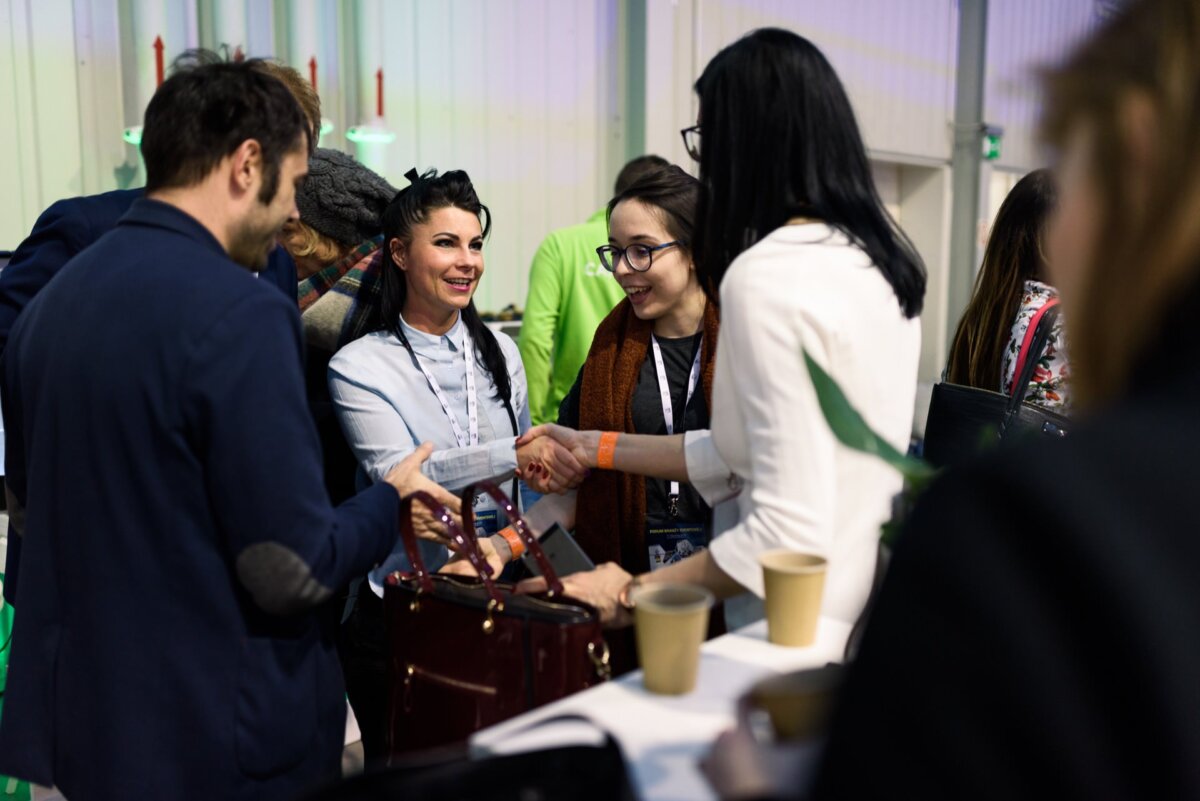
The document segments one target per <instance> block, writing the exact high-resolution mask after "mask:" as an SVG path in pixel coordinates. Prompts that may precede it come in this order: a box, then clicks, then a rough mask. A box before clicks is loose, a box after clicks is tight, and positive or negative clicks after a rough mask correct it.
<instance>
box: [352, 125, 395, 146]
mask: <svg viewBox="0 0 1200 801" xmlns="http://www.w3.org/2000/svg"><path fill="white" fill-rule="evenodd" d="M346 138H347V139H349V140H350V141H351V142H353V143H354V144H356V145H365V144H376V145H390V144H391V143H392V142H394V141H396V134H394V133H392V132H391V131H389V130H388V129H387V128H383V127H376V126H374V125H355V126H354V127H353V128H350V129H349V130H347V131H346Z"/></svg>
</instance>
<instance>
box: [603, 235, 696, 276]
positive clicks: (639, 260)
mask: <svg viewBox="0 0 1200 801" xmlns="http://www.w3.org/2000/svg"><path fill="white" fill-rule="evenodd" d="M678 244H679V242H676V241H671V242H664V243H662V244H661V245H654V246H650V245H643V244H641V243H635V244H632V245H630V246H629V247H627V248H619V247H617V246H616V245H601V246H600V247H598V248H596V255H597V256H599V257H600V263H601V264H603V265H604V269H606V270H608V271H609V272H610V273H615V272H616V271H617V265H618V264H620V263H621V257H622V256H623V257H624V258H625V263H626V264H628V265H629V269H631V270H633V271H634V272H639V273H644V272H646V270H649V269H650V265H651V264H653V263H654V254H655V253H656V252H657V251H660V250H664V249H665V248H671V247H675V246H676V245H678Z"/></svg>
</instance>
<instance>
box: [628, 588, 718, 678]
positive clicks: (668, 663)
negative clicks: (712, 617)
mask: <svg viewBox="0 0 1200 801" xmlns="http://www.w3.org/2000/svg"><path fill="white" fill-rule="evenodd" d="M631 600H632V601H633V603H634V613H633V614H634V625H635V626H636V627H637V649H638V659H639V660H640V661H641V663H642V674H643V682H644V683H645V685H646V689H647V690H649V691H650V692H652V693H659V694H662V695H683V694H684V693H690V692H691V691H692V690H693V689H694V688H695V686H696V673H697V672H698V670H699V667H700V646H701V644H703V642H704V635H705V633H706V632H707V631H708V610H709V608H710V607H711V606H712V605H713V594H712V593H711V592H709V591H708V590H706V589H704V588H703V587H698V586H696V585H694V584H648V585H645V586H642V587H638V588H637V589H636V590H635V591H634V593H633V597H632V599H631Z"/></svg>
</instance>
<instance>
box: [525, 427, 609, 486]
mask: <svg viewBox="0 0 1200 801" xmlns="http://www.w3.org/2000/svg"><path fill="white" fill-rule="evenodd" d="M595 456H596V448H595V446H594V445H590V444H589V443H588V441H587V434H585V433H582V432H579V431H575V430H573V429H570V428H564V427H563V426H557V425H541V426H534V427H533V428H531V429H529V430H528V431H526V432H525V433H524V434H522V435H521V436H520V437H518V438H517V476H519V477H520V478H521V480H522V481H524V482H525V483H526V484H528V485H529V487H530V489H532V490H534V491H535V492H540V493H543V494H548V493H556V494H561V493H563V492H566V491H568V490H572V489H575V488H576V487H578V486H579V485H580V484H581V483H583V480H584V479H585V478H587V476H588V473H589V472H590V471H591V468H592V467H594V466H595Z"/></svg>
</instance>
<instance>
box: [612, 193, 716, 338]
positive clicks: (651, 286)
mask: <svg viewBox="0 0 1200 801" xmlns="http://www.w3.org/2000/svg"><path fill="white" fill-rule="evenodd" d="M662 214H663V213H662V212H661V211H659V210H658V209H656V208H654V207H653V206H649V205H647V204H645V203H643V202H642V201H640V200H637V199H630V200H623V201H621V202H620V203H618V204H617V206H616V208H614V209H613V211H612V216H611V217H610V218H609V221H608V241H609V244H612V245H616V246H617V247H619V248H628V247H629V246H630V245H646V246H647V247H651V248H653V247H656V246H658V245H663V244H666V243H667V242H671V241H673V237H672V236H671V235H670V233H669V232H668V231H667V229H666V226H665V225H664V224H663V219H662ZM651 258H652V261H651V264H650V269H649V270H647V271H646V272H637V271H635V270H633V269H631V268H630V267H629V262H628V261H626V259H624V258H622V259H621V260H620V261H619V262H618V263H617V264H615V265H614V269H613V274H614V275H615V276H616V279H617V283H619V284H620V285H621V288H622V289H624V290H625V295H626V296H627V297H628V298H629V302H630V303H631V304H633V313H634V314H636V315H637V316H638V318H640V319H642V320H657V319H658V318H660V317H662V316H664V315H665V314H667V313H668V312H671V311H673V310H674V309H675V308H676V307H677V306H678V305H679V304H680V303H681V302H683V301H684V300H685V299H686V298H687V296H688V293H689V290H691V289H693V288H695V287H696V286H698V284H697V283H696V279H695V273H694V271H693V270H692V260H691V258H690V255H689V254H688V251H687V250H685V249H684V248H683V247H681V246H679V245H675V246H672V247H669V248H663V249H662V250H656V251H654V253H653V255H652V257H651Z"/></svg>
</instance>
